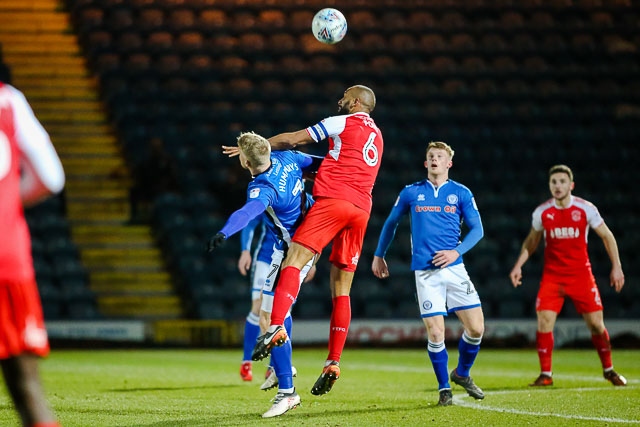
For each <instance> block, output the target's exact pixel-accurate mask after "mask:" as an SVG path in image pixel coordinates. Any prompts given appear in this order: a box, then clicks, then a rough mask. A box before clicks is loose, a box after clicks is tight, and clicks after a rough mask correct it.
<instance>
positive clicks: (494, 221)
mask: <svg viewBox="0 0 640 427" xmlns="http://www.w3.org/2000/svg"><path fill="white" fill-rule="evenodd" d="M272 3H273V2H264V1H258V0H255V1H244V2H234V1H215V2H212V1H206V0H179V1H178V0H175V1H174V0H139V1H130V2H121V1H116V0H113V1H110V0H68V6H69V10H70V12H71V14H72V16H73V22H74V24H75V27H76V30H77V31H78V35H79V37H80V40H82V43H83V48H84V51H85V54H86V55H87V56H88V59H89V63H90V64H92V67H93V71H94V72H95V73H96V75H97V76H98V77H99V80H100V85H101V88H102V95H103V98H104V100H105V103H106V105H107V106H108V108H109V110H110V114H111V117H112V120H113V123H114V125H115V126H116V129H117V132H118V134H119V135H120V141H121V143H122V146H123V148H124V151H125V153H126V156H127V161H128V162H129V163H130V164H131V165H133V164H135V163H136V162H137V161H139V159H141V158H143V157H144V155H145V153H146V152H147V150H148V149H149V145H148V144H149V141H150V140H151V138H154V137H158V138H161V139H162V140H163V143H164V145H165V148H166V149H167V151H168V152H169V153H170V154H171V156H172V157H173V158H174V159H175V163H176V165H177V166H178V170H179V174H180V176H179V177H178V178H179V181H180V193H181V194H180V195H178V196H175V195H166V197H159V198H158V200H157V201H156V204H155V210H154V218H153V224H154V227H155V232H156V234H157V237H158V241H159V244H160V245H161V246H162V248H163V251H164V254H165V258H166V262H167V263H168V265H169V267H170V268H171V270H172V272H173V274H174V281H175V283H176V284H178V286H179V287H180V289H181V292H183V298H185V305H186V306H188V307H191V315H192V316H193V317H202V318H220V317H225V318H231V317H233V316H235V315H236V314H238V313H241V312H242V311H243V310H244V311H247V310H248V305H249V304H248V293H247V292H244V294H243V295H237V297H238V299H239V301H240V302H239V303H238V306H239V307H244V308H238V309H237V310H236V309H235V308H234V307H235V303H232V302H228V303H224V304H223V303H221V302H220V298H222V297H223V295H225V294H226V291H225V292H223V287H222V286H223V285H222V284H221V283H222V281H224V289H225V290H226V289H227V282H229V284H231V283H232V282H233V283H235V280H236V279H238V278H240V276H239V274H238V273H237V272H236V270H235V260H236V257H237V255H238V251H237V249H238V248H237V246H235V243H234V242H237V239H236V240H234V239H232V242H230V243H231V245H229V247H228V248H226V249H225V250H224V251H219V252H217V253H216V254H215V256H206V255H205V254H203V253H202V252H201V251H200V250H199V248H198V243H202V244H204V241H206V238H207V237H208V235H210V234H211V233H213V232H215V231H216V229H217V228H218V227H219V226H220V224H221V223H222V221H223V220H224V218H225V217H226V216H227V215H228V214H229V213H230V212H231V211H233V210H234V209H235V208H237V207H239V206H240V205H241V204H242V203H243V201H244V197H245V188H246V183H247V182H248V180H249V176H248V175H247V174H246V172H245V171H243V170H241V169H240V168H239V166H238V165H237V163H236V162H235V161H234V160H229V159H226V158H225V157H224V156H223V155H222V154H221V152H220V150H219V146H220V145H221V144H224V143H232V142H233V141H234V138H235V137H236V136H237V134H238V132H239V131H242V130H256V131H259V132H261V133H264V134H265V135H267V136H268V135H271V134H275V133H278V132H282V131H287V130H294V129H299V128H302V127H305V126H308V125H310V124H313V122H314V121H317V120H319V119H321V118H323V117H325V116H328V115H331V114H333V113H334V112H335V108H336V107H335V105H336V101H337V99H338V98H339V96H340V94H341V93H342V91H343V90H344V89H345V88H346V87H347V86H349V85H351V84H353V83H362V84H366V85H369V86H371V87H373V88H374V89H375V90H376V93H377V96H378V106H377V108H376V111H375V112H374V113H373V116H374V117H375V119H376V121H377V123H378V124H379V126H380V127H381V128H382V130H383V132H384V134H385V142H386V148H385V155H384V160H383V165H382V170H381V173H380V178H379V180H378V183H377V185H376V188H375V189H374V206H373V214H372V218H371V223H370V227H369V231H368V234H367V236H366V238H365V250H364V253H363V255H362V260H361V263H360V266H359V269H358V272H357V274H356V277H355V283H354V286H353V301H354V317H367V316H369V317H386V318H388V317H398V316H403V317H404V316H406V317H415V316H416V315H417V309H415V310H409V309H408V305H409V304H415V301H414V297H413V292H414V285H413V278H412V276H411V273H410V269H409V264H410V259H409V243H408V238H407V230H408V224H407V223H403V224H402V225H401V228H400V229H399V230H398V236H396V241H395V242H394V244H393V246H392V249H391V251H390V254H389V263H390V268H391V271H392V277H391V278H390V279H389V280H388V281H386V282H381V283H378V280H377V279H375V278H374V277H373V275H372V274H371V273H370V262H371V255H372V252H373V250H374V248H375V245H376V241H377V237H378V235H379V232H380V229H381V227H382V223H383V221H384V218H385V217H386V215H387V214H388V212H389V209H390V208H391V205H392V204H393V201H394V200H395V197H396V195H397V193H398V192H399V191H400V190H401V189H402V187H403V186H404V185H405V184H407V183H410V182H412V181H417V180H419V179H423V177H424V170H423V167H422V156H423V153H424V149H425V146H426V144H427V142H428V141H430V140H444V141H446V142H449V143H451V145H452V146H453V147H454V148H455V149H456V156H455V159H454V165H455V166H454V168H453V169H452V171H451V177H452V178H453V179H455V180H458V181H460V182H462V183H465V184H468V185H469V187H470V188H471V189H472V190H473V191H474V194H475V197H476V201H477V203H478V206H479V208H480V211H481V213H482V215H483V221H484V226H485V239H484V240H483V241H482V242H481V243H480V244H479V245H478V247H476V248H474V249H473V250H472V251H471V252H469V253H468V254H466V255H465V264H466V266H467V268H468V270H469V272H470V274H471V277H472V279H473V280H474V283H475V284H476V287H477V288H478V290H479V291H480V293H481V295H482V296H483V298H484V299H485V311H486V312H487V315H488V316H493V317H522V316H531V315H532V314H533V310H532V308H531V307H532V305H533V302H534V301H533V299H534V296H535V288H536V287H537V277H539V274H540V267H541V261H540V254H536V255H535V256H534V258H533V259H532V260H531V262H530V263H529V264H527V266H526V269H525V274H526V275H527V276H528V280H527V282H526V287H527V288H530V289H526V290H525V289H524V287H523V288H522V289H518V290H512V287H511V285H510V283H509V281H508V277H507V275H508V272H509V269H510V267H511V265H512V263H513V261H514V260H515V258H516V256H517V253H518V250H519V245H520V242H521V241H522V239H523V238H524V236H525V235H526V233H527V231H528V229H529V227H530V216H531V212H532V211H533V209H534V208H535V206H536V205H537V204H538V203H540V202H542V201H543V200H545V199H546V198H547V197H548V192H547V186H546V170H547V169H548V168H549V167H550V166H551V165H553V164H556V163H567V164H569V165H570V166H571V167H572V168H573V169H574V172H575V174H576V181H577V188H576V194H577V195H580V196H583V197H585V198H587V199H589V200H591V201H593V202H594V203H595V204H596V205H598V206H599V208H600V211H601V212H602V213H603V215H604V216H605V218H606V220H607V222H608V224H609V225H610V227H611V228H612V229H613V231H614V233H615V234H616V236H617V238H618V243H619V246H620V248H621V256H622V258H623V265H624V266H625V269H626V273H627V275H628V277H638V276H640V273H639V272H638V267H637V266H636V265H634V263H633V262H632V259H631V256H632V253H633V248H634V245H635V242H634V241H633V236H634V234H635V235H637V234H638V227H639V223H638V221H637V219H636V217H635V215H634V212H637V211H638V209H639V208H640V206H639V205H638V198H637V197H634V196H633V194H634V193H633V191H634V190H633V187H632V186H631V185H630V184H629V183H632V182H635V181H637V179H636V178H635V164H634V162H633V160H632V159H634V158H638V149H637V148H635V145H634V144H635V141H637V139H638V136H639V134H640V131H639V130H638V129H639V128H638V127H637V125H635V123H636V122H637V120H638V118H637V116H638V111H639V109H638V105H637V99H638V91H639V90H640V69H639V68H640V66H639V65H638V61H637V50H638V48H639V45H638V44H639V43H640V39H639V38H638V37H637V22H638V17H639V12H638V9H637V8H635V7H632V6H630V3H629V2H624V1H622V2H619V1H615V0H605V1H598V2H585V1H569V0H555V1H549V2H542V1H537V0H529V1H518V2H514V1H507V0H504V1H492V2H481V1H476V2H469V1H462V0H453V1H451V0H448V1H442V0H432V1H422V0H406V1H396V0H371V1H367V2H344V4H340V5H339V6H338V7H340V8H341V9H342V10H343V12H344V13H345V15H346V17H347V19H348V21H349V33H348V36H347V38H346V39H345V40H344V41H343V42H341V43H339V44H338V45H335V46H325V45H319V44H318V43H316V42H315V40H313V39H312V37H311V35H310V34H309V23H310V21H311V17H312V16H313V13H314V12H315V10H316V9H318V8H320V7H326V6H328V5H329V4H330V3H331V2H326V1H322V2H321V1H313V2H308V1H307V2H299V1H282V2H277V4H278V7H277V8H276V7H274V6H273V4H275V3H273V4H272ZM592 240H595V241H594V242H592V243H591V245H592V246H594V247H595V248H594V255H593V264H594V272H595V273H596V275H597V276H598V277H599V278H602V277H604V278H606V276H607V274H608V269H609V261H608V258H607V256H606V253H603V250H602V248H601V246H602V245H601V243H600V242H599V239H597V238H592ZM324 258H325V257H323V260H322V261H321V263H323V262H326V260H325V259H324ZM221 272H223V273H221ZM232 277H233V279H231V278H232ZM316 277H317V278H316V279H315V280H314V282H315V283H313V284H310V285H305V286H303V291H302V292H303V294H302V295H303V296H304V298H301V300H300V302H299V306H298V307H297V308H296V309H295V310H296V312H297V313H299V314H298V315H299V316H302V317H304V316H306V317H311V318H313V317H321V316H322V311H321V310H325V311H327V312H328V310H329V302H328V296H327V295H326V294H324V295H323V294H322V293H321V292H317V289H316V286H319V287H325V288H326V287H327V280H328V270H327V269H321V271H319V272H318V275H317V276H316ZM240 280H245V279H242V278H240ZM245 282H246V280H245ZM600 282H601V285H602V288H605V287H606V285H607V281H606V280H601V281H600ZM236 285H238V286H239V285H240V284H239V283H236ZM234 286H235V285H234ZM309 286H311V287H310V288H309V291H306V290H305V289H307V287H309ZM632 286H633V285H630V287H632ZM374 289H375V291H376V292H375V293H374V292H373V290H374ZM385 289H386V291H385ZM389 290H393V291H392V292H391V294H392V295H393V298H391V299H390V300H389V302H388V303H387V304H382V305H381V304H380V301H381V300H383V299H384V298H386V297H387V296H388V295H389ZM626 292H627V290H626V289H625V293H626ZM625 293H623V295H618V294H615V293H611V292H608V291H607V292H605V291H604V290H603V299H604V300H605V307H608V308H607V315H608V316H613V317H625V316H628V315H629V314H630V313H635V312H637V310H638V308H637V306H633V305H631V304H628V303H627V302H626V301H625V299H626V298H625V296H624V295H625ZM305 298H308V299H310V300H312V301H314V302H315V301H321V300H322V299H323V298H324V299H325V304H308V305H306V307H305V302H304V300H305ZM50 310H51V312H54V311H55V308H51V309H50ZM307 310H308V312H307ZM234 312H235V314H234ZM403 313H404V314H403ZM570 314H571V313H569V315H570Z"/></svg>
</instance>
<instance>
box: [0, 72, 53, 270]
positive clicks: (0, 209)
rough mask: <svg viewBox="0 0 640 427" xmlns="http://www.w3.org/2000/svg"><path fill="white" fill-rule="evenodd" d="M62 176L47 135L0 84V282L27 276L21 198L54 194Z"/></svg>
mask: <svg viewBox="0 0 640 427" xmlns="http://www.w3.org/2000/svg"><path fill="white" fill-rule="evenodd" d="M63 186H64V172H63V170H62V165H61V163H60V159H59V158H58V155H57V154H56V152H55V149H54V148H53V145H52V144H51V140H50V139H49V135H48V134H47V132H46V131H45V130H44V128H43V127H42V125H40V123H39V122H38V120H37V119H36V117H35V116H34V114H33V111H32V110H31V107H30V106H29V104H28V103H27V100H26V99H25V97H24V95H23V94H22V93H21V92H20V91H18V90H17V89H16V88H14V87H12V86H9V85H6V84H2V83H0V236H2V237H0V280H2V279H11V280H13V279H23V278H25V277H32V276H33V261H32V258H31V237H30V235H29V229H28V227H27V222H26V220H25V218H24V211H23V198H24V197H25V195H28V194H30V193H33V192H34V191H35V190H36V189H37V188H38V187H44V188H45V189H46V191H47V192H50V193H56V192H59V191H60V190H61V189H62V187H63Z"/></svg>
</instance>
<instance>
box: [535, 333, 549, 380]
mask: <svg viewBox="0 0 640 427" xmlns="http://www.w3.org/2000/svg"><path fill="white" fill-rule="evenodd" d="M536 347H537V348H538V359H540V372H551V357H552V355H553V332H536Z"/></svg>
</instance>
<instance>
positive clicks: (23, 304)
mask: <svg viewBox="0 0 640 427" xmlns="http://www.w3.org/2000/svg"><path fill="white" fill-rule="evenodd" d="M25 352H28V353H33V354H36V355H38V356H46V355H47V354H49V339H48V338H47V331H46V329H45V327H44V318H43V315H42V305H41V303H40V295H39V294H38V287H37V286H36V282H35V280H34V279H33V278H31V279H23V280H20V281H7V280H0V359H8V358H10V357H14V356H18V355H20V354H22V353H25Z"/></svg>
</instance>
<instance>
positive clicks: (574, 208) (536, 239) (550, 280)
mask: <svg viewBox="0 0 640 427" xmlns="http://www.w3.org/2000/svg"><path fill="white" fill-rule="evenodd" d="M574 185H575V184H574V182H573V172H572V171H571V169H570V168H569V167H568V166H565V165H556V166H553V167H551V169H550V170H549V190H550V191H551V195H552V196H553V198H552V199H550V200H548V201H546V202H545V203H543V204H541V205H540V206H538V207H537V208H536V210H535V211H534V212H533V221H532V227H531V231H530V232H529V235H528V236H527V237H526V239H525V240H524V243H523V244H522V251H521V252H520V256H519V257H518V260H517V261H516V263H515V265H514V266H513V269H512V270H511V273H510V274H509V277H510V278H511V282H512V283H513V286H514V287H517V286H520V285H521V284H522V266H523V265H524V263H525V262H526V261H527V259H529V256H530V255H531V254H532V253H533V252H534V251H535V250H536V248H537V247H538V244H539V243H540V240H541V238H542V237H543V236H544V240H545V248H544V269H543V272H542V280H541V281H540V290H539V291H538V298H537V299H536V313H537V315H538V331H537V333H536V346H537V349H538V357H539V359H540V371H541V372H540V376H539V377H538V378H537V379H536V380H535V381H534V382H533V383H532V384H530V385H531V386H550V385H553V379H552V376H551V375H552V371H551V356H552V352H553V327H554V325H555V323H556V319H557V317H558V313H560V310H562V305H563V303H564V299H565V296H566V297H569V298H570V299H571V300H572V301H573V304H574V305H575V307H576V310H577V311H578V313H580V314H581V315H582V317H583V318H584V320H585V322H586V324H587V327H588V328H589V330H590V331H591V341H592V342H593V345H594V346H595V348H596V350H597V352H598V356H600V361H601V363H602V369H603V372H604V377H605V378H606V379H607V380H609V381H610V382H611V383H612V384H613V385H616V386H622V385H626V384H627V380H626V379H625V378H624V377H623V376H622V375H619V374H618V373H617V372H616V371H614V370H613V363H612V362H611V343H610V342H609V333H608V332H607V329H606V327H605V325H604V320H603V314H602V301H601V300H600V292H599V291H598V286H597V284H596V281H595V278H594V277H593V273H592V272H591V262H590V261H589V255H588V252H587V234H588V231H589V227H591V228H592V229H593V230H594V231H595V232H596V234H597V235H598V236H600V238H601V239H602V241H603V243H604V247H605V249H606V251H607V254H608V255H609V259H610V260H611V273H610V275H609V279H610V282H611V286H612V287H614V289H615V290H616V292H620V290H621V289H622V287H623V286H624V274H623V272H622V265H621V263H620V256H619V255H618V245H617V243H616V239H615V237H614V236H613V233H611V230H609V227H607V225H606V224H605V222H604V220H603V219H602V217H601V216H600V213H599V212H598V209H597V208H596V207H595V206H594V205H593V204H592V203H589V202H588V201H586V200H584V199H581V198H579V197H576V196H572V195H571V191H572V190H573V188H574Z"/></svg>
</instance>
